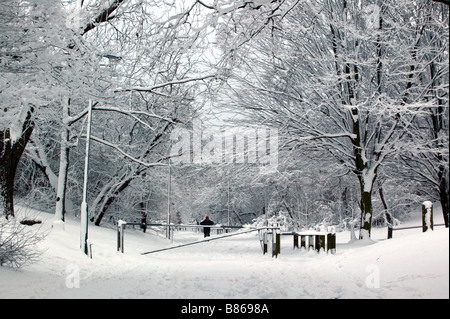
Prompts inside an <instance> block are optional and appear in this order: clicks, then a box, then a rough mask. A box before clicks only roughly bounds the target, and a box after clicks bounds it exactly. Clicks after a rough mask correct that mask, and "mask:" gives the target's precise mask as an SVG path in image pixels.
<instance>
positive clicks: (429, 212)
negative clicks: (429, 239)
mask: <svg viewBox="0 0 450 319" xmlns="http://www.w3.org/2000/svg"><path fill="white" fill-rule="evenodd" d="M428 229H431V230H433V203H432V202H430V201H425V202H423V203H422V231H423V232H426V231H427V230H428Z"/></svg>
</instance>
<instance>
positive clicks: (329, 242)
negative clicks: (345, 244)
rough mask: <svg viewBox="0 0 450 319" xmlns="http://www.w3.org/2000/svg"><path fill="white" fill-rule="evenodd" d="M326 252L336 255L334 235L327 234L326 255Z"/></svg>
mask: <svg viewBox="0 0 450 319" xmlns="http://www.w3.org/2000/svg"><path fill="white" fill-rule="evenodd" d="M328 251H331V253H332V254H334V253H336V233H328V234H327V253H328Z"/></svg>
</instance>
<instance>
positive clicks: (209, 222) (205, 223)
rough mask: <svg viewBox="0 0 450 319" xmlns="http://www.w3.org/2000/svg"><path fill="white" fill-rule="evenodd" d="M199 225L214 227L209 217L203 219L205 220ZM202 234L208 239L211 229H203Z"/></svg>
mask: <svg viewBox="0 0 450 319" xmlns="http://www.w3.org/2000/svg"><path fill="white" fill-rule="evenodd" d="M200 225H214V222H213V221H212V220H210V219H209V216H206V217H205V220H204V221H202V222H201V223H200ZM203 233H204V235H205V237H209V235H210V233H211V228H209V227H203Z"/></svg>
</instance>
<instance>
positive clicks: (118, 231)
mask: <svg viewBox="0 0 450 319" xmlns="http://www.w3.org/2000/svg"><path fill="white" fill-rule="evenodd" d="M119 250H120V227H119V224H118V223H117V251H119Z"/></svg>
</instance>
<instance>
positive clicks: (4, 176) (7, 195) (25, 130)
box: [0, 107, 34, 219]
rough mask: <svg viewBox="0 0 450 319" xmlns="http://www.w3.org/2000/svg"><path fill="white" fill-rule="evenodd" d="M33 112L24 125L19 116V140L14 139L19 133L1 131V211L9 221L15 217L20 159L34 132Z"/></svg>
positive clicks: (9, 129) (30, 109)
mask: <svg viewBox="0 0 450 319" xmlns="http://www.w3.org/2000/svg"><path fill="white" fill-rule="evenodd" d="M23 110H24V109H22V111H21V112H23ZM32 112H33V108H31V107H30V108H29V110H28V111H27V112H26V116H25V119H24V121H23V123H20V122H19V121H20V117H21V116H20V114H19V119H18V120H19V121H18V122H19V123H14V124H15V125H14V126H15V129H17V126H18V125H20V124H21V127H20V129H21V134H20V136H18V137H17V138H14V134H17V132H14V133H13V134H11V128H7V129H6V130H4V131H0V209H1V210H2V215H4V216H5V217H6V218H7V219H8V218H9V217H14V179H15V175H16V170H17V166H18V164H19V161H20V158H21V157H22V154H23V151H24V150H25V147H26V145H27V143H28V141H29V140H30V136H31V133H32V132H33V128H34V123H33V122H32V121H31V114H32ZM12 135H13V136H12Z"/></svg>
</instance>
